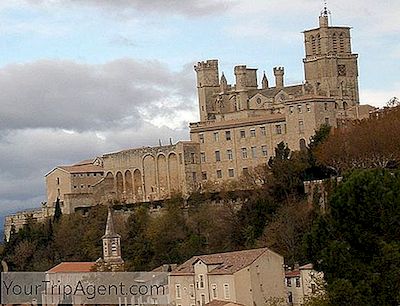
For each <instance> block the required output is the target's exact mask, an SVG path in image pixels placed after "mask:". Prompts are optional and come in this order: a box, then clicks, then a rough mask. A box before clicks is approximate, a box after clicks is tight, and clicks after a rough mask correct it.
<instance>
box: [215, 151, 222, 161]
mask: <svg viewBox="0 0 400 306" xmlns="http://www.w3.org/2000/svg"><path fill="white" fill-rule="evenodd" d="M215 161H217V162H219V161H221V152H220V151H215Z"/></svg>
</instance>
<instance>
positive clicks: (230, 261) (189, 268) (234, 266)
mask: <svg viewBox="0 0 400 306" xmlns="http://www.w3.org/2000/svg"><path fill="white" fill-rule="evenodd" d="M266 251H269V249H268V248H261V249H252V250H244V251H236V252H228V253H219V254H210V255H200V256H194V257H192V258H190V259H189V260H187V261H186V262H184V263H183V264H181V265H180V266H178V267H177V268H176V269H174V270H173V271H172V273H171V274H172V275H185V274H193V273H194V268H193V265H194V264H195V263H196V262H197V261H198V260H201V261H202V262H204V263H205V264H207V265H216V267H215V268H214V269H212V270H211V271H210V272H209V274H232V273H235V272H237V271H239V270H241V269H243V268H245V267H247V266H249V265H250V264H252V263H253V262H254V261H255V260H256V259H257V258H258V257H260V256H261V255H262V254H264V253H265V252H266Z"/></svg>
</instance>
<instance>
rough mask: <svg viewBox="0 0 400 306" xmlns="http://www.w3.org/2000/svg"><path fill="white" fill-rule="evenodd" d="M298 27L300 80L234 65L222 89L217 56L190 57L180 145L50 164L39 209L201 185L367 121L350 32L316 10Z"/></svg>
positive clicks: (131, 199)
mask: <svg viewBox="0 0 400 306" xmlns="http://www.w3.org/2000/svg"><path fill="white" fill-rule="evenodd" d="M303 33H304V47H305V58H304V59H303V64H304V74H305V81H304V82H303V83H301V84H294V85H286V84H285V80H284V74H285V69H284V68H283V67H275V68H274V69H273V74H274V78H275V86H271V84H270V83H271V82H270V80H268V78H267V75H266V74H265V73H264V75H263V78H262V80H261V84H260V86H259V84H258V80H257V69H254V68H248V67H247V66H245V65H239V66H236V67H235V68H234V74H235V84H233V85H230V84H228V83H227V80H226V77H225V75H224V74H221V75H220V73H219V66H218V60H207V61H203V62H199V63H197V64H196V65H195V67H194V70H195V72H196V75H197V90H198V99H199V113H200V121H199V122H195V123H191V124H190V141H179V142H178V143H176V144H170V145H166V146H157V147H143V148H136V149H128V150H123V151H119V152H115V153H108V154H104V155H102V156H100V157H97V158H94V159H92V160H87V161H83V162H80V163H77V164H75V165H71V166H58V167H56V168H54V169H53V170H52V171H50V172H49V173H48V174H47V175H46V188H47V204H45V205H44V207H42V210H43V213H44V214H49V213H51V212H52V211H54V206H55V202H56V200H57V198H58V199H60V201H61V205H62V211H63V213H67V214H69V213H72V212H74V211H76V210H78V209H81V208H84V209H86V208H89V207H91V206H93V205H96V204H99V203H100V204H105V203H108V202H110V201H119V202H122V203H138V202H152V201H160V200H163V199H167V198H169V197H170V196H171V195H172V194H174V193H181V194H183V195H184V196H187V195H189V194H190V193H191V192H193V191H197V190H201V188H202V187H203V186H204V185H205V184H208V185H215V186H218V185H220V184H221V183H226V182H229V181H235V180H237V179H238V178H239V177H240V176H241V175H242V174H243V173H244V172H246V171H249V170H250V169H252V168H255V167H256V166H258V165H263V164H264V165H265V163H266V162H267V161H268V159H269V158H270V157H271V156H273V155H274V148H275V147H276V146H277V144H278V143H280V142H285V143H286V144H287V145H288V146H289V148H290V149H292V150H299V149H302V148H304V147H306V146H307V145H308V144H309V142H310V138H311V137H312V136H313V135H314V134H315V131H316V130H318V129H319V128H320V126H321V125H323V124H329V125H331V126H337V125H338V124H340V123H341V122H343V121H347V120H352V119H362V118H367V117H368V116H369V111H370V110H371V109H372V107H370V106H368V105H360V104H359V90H358V67H357V58H358V55H357V54H354V53H353V52H352V49H351V40H350V28H349V27H337V26H330V25H329V24H328V13H327V11H326V10H324V11H323V12H322V13H321V15H320V17H319V27H317V28H314V29H311V30H306V31H304V32H303ZM28 214H29V213H28ZM35 214H37V212H35ZM27 216H28V215H27V213H26V212H23V213H21V214H18V215H16V216H10V217H8V219H7V220H6V228H5V233H6V236H7V233H9V232H10V228H11V225H12V224H16V223H17V222H19V221H17V220H23V219H26V217H27ZM46 216H47V215H46ZM36 217H37V219H38V220H39V219H41V218H43V217H44V215H43V216H36Z"/></svg>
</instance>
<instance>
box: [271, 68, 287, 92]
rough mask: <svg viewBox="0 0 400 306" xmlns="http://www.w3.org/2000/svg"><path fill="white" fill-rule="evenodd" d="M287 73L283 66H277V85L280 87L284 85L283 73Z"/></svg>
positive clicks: (275, 71)
mask: <svg viewBox="0 0 400 306" xmlns="http://www.w3.org/2000/svg"><path fill="white" fill-rule="evenodd" d="M284 74H285V69H284V68H283V67H275V68H274V75H275V87H276V88H278V89H280V88H283V87H284V81H283V75H284Z"/></svg>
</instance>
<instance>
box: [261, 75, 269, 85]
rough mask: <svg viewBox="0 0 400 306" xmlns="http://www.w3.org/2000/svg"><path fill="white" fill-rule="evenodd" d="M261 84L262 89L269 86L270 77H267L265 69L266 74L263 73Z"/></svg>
mask: <svg viewBox="0 0 400 306" xmlns="http://www.w3.org/2000/svg"><path fill="white" fill-rule="evenodd" d="M261 86H262V89H267V88H269V84H268V78H267V75H266V74H265V71H264V75H263V78H262V81H261Z"/></svg>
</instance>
